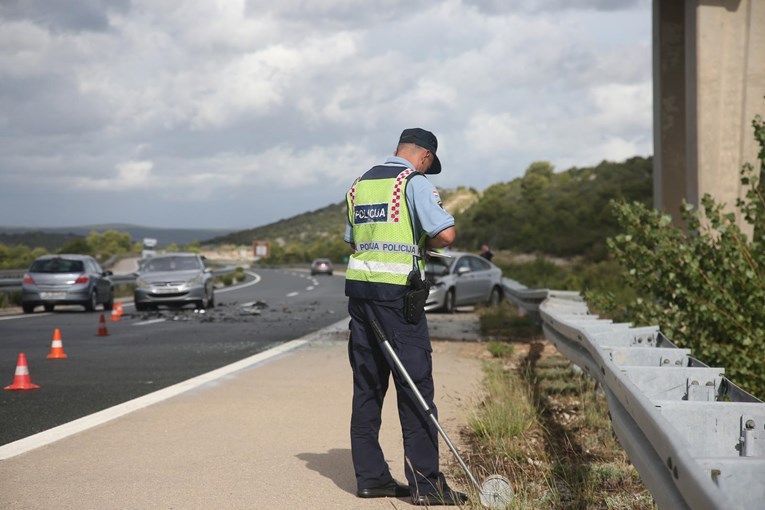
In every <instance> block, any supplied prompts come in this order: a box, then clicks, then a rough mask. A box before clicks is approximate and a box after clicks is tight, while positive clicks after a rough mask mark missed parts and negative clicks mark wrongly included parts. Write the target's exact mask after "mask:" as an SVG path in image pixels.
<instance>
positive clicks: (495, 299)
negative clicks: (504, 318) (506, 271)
mask: <svg viewBox="0 0 765 510" xmlns="http://www.w3.org/2000/svg"><path fill="white" fill-rule="evenodd" d="M501 302H502V291H501V290H500V289H499V287H494V288H493V289H491V295H490V296H489V305H490V306H497V305H498V304H499V303H501Z"/></svg>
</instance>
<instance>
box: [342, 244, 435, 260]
mask: <svg viewBox="0 0 765 510" xmlns="http://www.w3.org/2000/svg"><path fill="white" fill-rule="evenodd" d="M365 251H381V252H384V253H408V254H409V255H413V256H416V257H422V248H420V247H419V246H417V245H416V244H409V243H382V242H378V241H371V242H368V243H359V244H357V245H356V252H358V253H361V252H365Z"/></svg>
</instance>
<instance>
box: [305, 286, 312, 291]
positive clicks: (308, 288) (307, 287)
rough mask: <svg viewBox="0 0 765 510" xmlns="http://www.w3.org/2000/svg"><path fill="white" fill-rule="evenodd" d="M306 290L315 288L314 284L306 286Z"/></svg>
mask: <svg viewBox="0 0 765 510" xmlns="http://www.w3.org/2000/svg"><path fill="white" fill-rule="evenodd" d="M305 290H313V285H311V286H310V287H306V288H305Z"/></svg>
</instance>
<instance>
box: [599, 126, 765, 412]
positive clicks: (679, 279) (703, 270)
mask: <svg viewBox="0 0 765 510" xmlns="http://www.w3.org/2000/svg"><path fill="white" fill-rule="evenodd" d="M752 124H753V126H754V132H755V139H756V140H757V142H758V144H759V146H760V152H759V156H758V157H759V160H760V168H758V169H756V170H755V168H754V167H753V166H752V165H750V164H746V165H744V166H743V167H742V169H741V182H742V184H743V185H744V186H747V190H748V192H747V193H746V197H745V198H744V199H740V200H738V201H737V203H736V206H737V208H738V209H739V211H741V213H742V217H743V218H744V219H745V220H746V221H747V222H748V223H750V224H751V225H753V226H754V227H755V230H754V232H755V234H754V236H753V238H752V239H751V240H750V239H748V238H747V236H746V235H745V234H744V233H743V232H742V230H741V229H740V228H739V227H738V226H737V225H736V223H735V215H734V214H733V213H726V212H724V211H723V205H722V204H719V203H717V202H716V201H715V200H714V199H713V198H712V197H711V196H709V195H705V196H704V197H703V199H702V201H701V208H700V210H694V208H693V207H691V206H690V205H689V204H684V206H683V211H682V217H683V220H684V221H685V222H686V226H687V228H686V229H681V228H679V227H676V226H673V225H672V224H671V219H670V217H669V216H667V215H663V214H660V213H658V212H657V211H655V210H653V209H649V208H648V207H646V206H645V205H643V204H640V203H636V202H633V203H626V202H612V204H611V205H612V207H613V210H614V211H615V214H616V217H617V219H618V221H619V224H620V225H621V227H622V228H623V233H622V234H620V235H617V236H615V237H612V238H610V239H609V240H608V247H609V249H610V252H611V254H612V255H613V257H614V258H615V259H616V260H617V261H618V262H619V263H620V264H621V265H622V267H623V268H624V269H625V272H624V278H625V280H626V282H627V284H628V285H629V286H631V287H632V288H633V289H635V291H636V295H637V296H640V297H638V298H636V299H634V300H633V301H632V302H631V303H629V304H627V305H626V306H625V305H624V304H617V303H615V300H613V299H608V297H607V296H606V297H604V296H595V295H588V300H591V301H592V304H593V305H594V307H595V308H599V309H600V310H602V311H604V312H605V313H607V314H611V315H612V316H621V317H622V318H625V319H627V320H630V321H632V322H633V323H635V324H639V325H647V324H658V325H659V326H660V327H661V329H662V331H663V332H664V333H665V334H666V335H667V337H669V338H670V339H671V340H672V341H673V342H675V343H677V344H678V345H680V346H684V347H689V348H691V349H692V351H693V353H694V356H696V357H698V358H699V359H700V360H702V361H703V362H705V363H707V364H709V365H711V366H721V367H725V368H726V374H727V375H728V377H729V378H730V379H732V380H733V381H734V382H735V383H736V384H738V385H740V386H742V387H744V388H746V389H747V390H749V391H750V392H752V393H754V394H756V395H757V396H759V397H763V396H765V370H763V366H764V365H765V232H763V229H762V228H761V226H760V224H759V222H760V221H762V219H763V213H762V211H765V197H764V196H763V192H762V184H763V177H762V174H763V172H764V171H765V123H763V120H762V118H761V117H760V116H757V117H755V119H754V121H753V123H752Z"/></svg>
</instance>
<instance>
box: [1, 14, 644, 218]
mask: <svg viewBox="0 0 765 510" xmlns="http://www.w3.org/2000/svg"><path fill="white" fill-rule="evenodd" d="M650 4H651V2H650V0H444V1H435V0H433V1H428V0H408V1H406V0H378V1H375V2H367V1H362V0H278V1H277V0H111V1H110V0H56V1H55V2H40V1H38V0H0V225H6V226H32V227H40V226H73V225H82V224H94V223H106V222H121V223H133V224H138V225H146V226H156V227H187V228H194V227H205V228H209V227H221V228H236V229H239V228H250V227H255V226H259V225H263V224H267V223H271V222H273V221H276V220H279V219H281V218H287V217H290V216H293V215H296V214H300V213H302V212H306V211H310V210H314V209H318V208H320V207H324V206H325V205H328V204H331V203H336V202H339V201H340V200H342V199H343V197H344V194H345V191H346V190H347V188H348V187H349V186H350V184H351V182H352V181H353V179H354V178H355V177H357V176H358V175H360V174H361V173H363V172H364V171H365V170H366V169H368V168H369V167H370V166H372V165H373V164H376V163H378V162H381V161H382V160H383V159H384V158H385V157H387V156H388V155H389V154H391V153H392V151H393V150H394V148H395V145H396V142H397V141H398V135H399V134H400V132H401V130H402V129H403V128H406V127H414V126H420V127H424V128H426V129H429V130H432V131H433V132H434V133H435V134H436V135H437V136H438V139H439V150H438V154H439V157H440V159H441V161H442V164H443V167H444V170H443V172H442V173H441V174H440V175H437V176H432V177H431V181H432V182H433V183H434V184H435V185H436V186H439V187H442V188H454V187H457V186H470V187H474V188H476V189H479V190H483V189H485V188H486V187H488V186H489V185H491V184H494V183H497V182H505V181H510V180H512V179H514V178H516V177H518V176H521V175H523V172H524V170H525V169H526V168H527V167H528V165H529V164H530V163H531V162H533V161H537V160H547V161H550V162H552V163H553V164H554V165H555V167H556V168H557V169H558V170H565V169H567V168H570V167H572V166H585V165H592V164H597V163H598V162H600V161H602V160H604V159H608V160H614V161H621V160H624V159H625V158H628V157H631V156H635V155H641V156H646V155H650V154H651V153H652V150H653V149H652V145H653V144H652V126H651V122H652V97H651V96H652V85H651V8H650Z"/></svg>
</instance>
